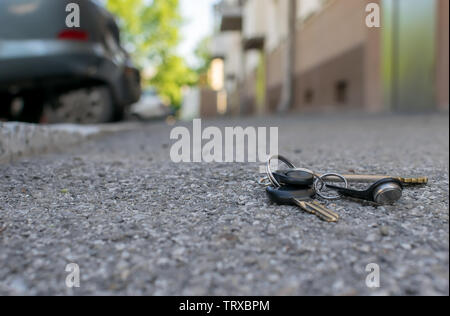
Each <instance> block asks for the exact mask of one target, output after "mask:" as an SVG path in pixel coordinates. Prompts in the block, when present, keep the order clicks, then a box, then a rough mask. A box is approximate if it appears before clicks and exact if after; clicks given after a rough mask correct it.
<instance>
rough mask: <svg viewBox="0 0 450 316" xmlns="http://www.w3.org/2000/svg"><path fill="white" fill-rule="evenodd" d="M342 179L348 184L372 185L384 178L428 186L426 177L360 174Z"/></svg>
mask: <svg viewBox="0 0 450 316" xmlns="http://www.w3.org/2000/svg"><path fill="white" fill-rule="evenodd" d="M342 176H343V177H345V178H346V179H347V181H348V182H355V183H356V182H358V183H372V182H376V181H380V180H383V179H386V178H392V179H397V180H398V181H400V182H401V183H402V184H409V185H412V184H416V185H417V184H419V185H420V184H428V177H413V178H404V177H396V176H394V177H393V176H381V175H362V174H343V175H342ZM323 180H327V181H341V180H340V179H339V178H337V177H335V176H328V177H324V178H323Z"/></svg>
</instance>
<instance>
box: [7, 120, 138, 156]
mask: <svg viewBox="0 0 450 316" xmlns="http://www.w3.org/2000/svg"><path fill="white" fill-rule="evenodd" d="M133 126H134V127H136V126H135V124H133V125H132V124H105V125H98V126H97V125H93V126H82V125H74V124H58V125H35V124H26V123H17V122H8V123H1V122H0V163H5V162H12V161H14V160H16V159H18V158H21V157H24V156H31V155H36V154H41V153H45V152H49V151H55V150H60V149H63V148H64V147H67V146H72V145H75V144H79V143H81V142H83V141H84V140H87V139H90V138H92V137H94V136H97V135H103V134H105V133H114V132H119V131H126V130H131V129H133Z"/></svg>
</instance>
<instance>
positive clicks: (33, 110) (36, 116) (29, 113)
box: [12, 93, 45, 123]
mask: <svg viewBox="0 0 450 316" xmlns="http://www.w3.org/2000/svg"><path fill="white" fill-rule="evenodd" d="M22 102H23V106H22V110H21V111H20V112H19V113H18V114H17V115H12V119H13V120H17V121H19V122H25V123H40V122H41V119H42V114H43V110H44V104H45V97H44V96H43V95H42V94H40V93H27V94H25V95H24V96H22Z"/></svg>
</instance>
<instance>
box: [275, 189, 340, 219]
mask: <svg viewBox="0 0 450 316" xmlns="http://www.w3.org/2000/svg"><path fill="white" fill-rule="evenodd" d="M266 191H267V194H268V195H269V197H270V199H271V200H272V201H273V202H275V203H277V204H280V205H297V206H299V207H300V208H301V209H302V210H304V211H305V212H308V213H310V214H314V215H316V216H317V217H319V218H320V219H321V220H323V221H325V222H329V223H333V222H337V221H338V220H339V215H338V214H336V213H335V212H333V211H331V210H329V209H327V208H326V207H325V206H323V205H322V204H320V203H319V202H317V201H314V200H313V198H314V196H315V191H314V189H312V188H305V189H297V188H295V187H280V188H274V187H267V189H266Z"/></svg>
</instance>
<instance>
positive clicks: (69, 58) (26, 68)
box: [0, 0, 141, 123]
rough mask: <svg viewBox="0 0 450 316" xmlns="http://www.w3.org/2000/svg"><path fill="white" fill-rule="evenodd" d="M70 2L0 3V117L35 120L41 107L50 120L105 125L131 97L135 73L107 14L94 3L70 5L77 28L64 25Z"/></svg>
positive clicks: (136, 93) (135, 93)
mask: <svg viewBox="0 0 450 316" xmlns="http://www.w3.org/2000/svg"><path fill="white" fill-rule="evenodd" d="M71 2H73V1H71V0H58V1H55V0H39V1H31V0H1V1H0V21H1V24H2V27H0V118H4V119H9V120H20V121H26V122H38V121H40V120H41V119H42V113H43V109H44V105H45V104H49V105H50V109H52V110H55V113H53V114H54V117H53V119H55V120H60V121H65V122H78V123H97V122H108V121H112V120H116V119H119V118H121V116H122V115H123V113H124V111H125V109H126V108H127V107H129V105H131V104H132V103H135V102H136V101H138V100H139V98H140V94H141V88H140V74H139V71H138V70H137V69H136V68H135V67H134V66H133V64H132V62H131V60H130V57H129V55H128V54H127V52H126V51H125V50H124V49H123V48H122V46H121V43H120V32H119V28H118V26H117V24H116V22H115V20H114V17H113V16H112V15H111V14H110V13H109V12H108V11H107V10H106V9H105V8H103V7H102V5H100V4H99V3H97V1H94V0H77V1H76V3H77V4H78V5H79V8H80V27H79V28H76V27H75V28H70V27H68V26H67V25H66V17H67V15H68V14H69V13H68V12H66V6H67V5H68V4H69V3H71ZM74 93H75V94H76V95H77V97H67V96H71V95H73V94H74ZM61 108H65V110H64V111H62V113H59V112H61V111H59V112H58V109H61Z"/></svg>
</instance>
